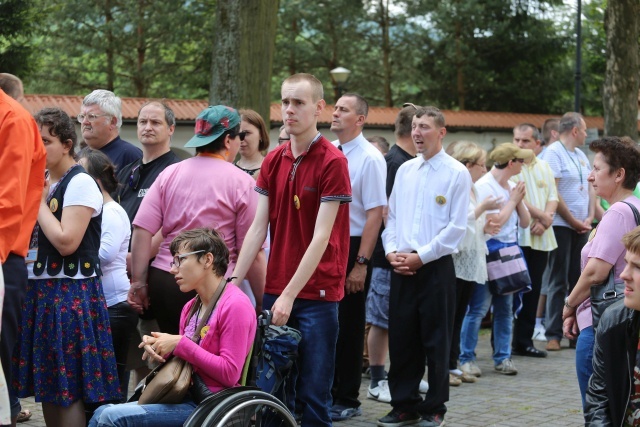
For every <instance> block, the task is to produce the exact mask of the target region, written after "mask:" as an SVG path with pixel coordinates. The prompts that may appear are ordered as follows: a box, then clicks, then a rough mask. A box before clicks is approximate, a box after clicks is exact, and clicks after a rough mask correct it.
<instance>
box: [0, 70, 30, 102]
mask: <svg viewBox="0 0 640 427" xmlns="http://www.w3.org/2000/svg"><path fill="white" fill-rule="evenodd" d="M0 89H2V90H3V91H4V93H6V94H7V95H9V96H10V97H11V98H13V99H18V98H20V97H21V96H22V95H23V92H24V89H23V88H22V81H21V80H20V79H19V78H18V77H16V76H14V75H13V74H9V73H0Z"/></svg>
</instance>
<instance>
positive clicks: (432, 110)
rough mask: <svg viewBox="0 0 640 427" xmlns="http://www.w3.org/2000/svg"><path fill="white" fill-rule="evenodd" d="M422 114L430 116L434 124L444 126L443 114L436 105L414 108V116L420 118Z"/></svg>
mask: <svg viewBox="0 0 640 427" xmlns="http://www.w3.org/2000/svg"><path fill="white" fill-rule="evenodd" d="M422 116H427V117H432V118H433V122H434V123H435V125H436V126H438V127H441V128H443V127H444V126H445V123H444V114H442V111H440V109H438V108H436V107H432V106H428V107H419V108H418V109H417V110H416V117H417V118H420V117H422Z"/></svg>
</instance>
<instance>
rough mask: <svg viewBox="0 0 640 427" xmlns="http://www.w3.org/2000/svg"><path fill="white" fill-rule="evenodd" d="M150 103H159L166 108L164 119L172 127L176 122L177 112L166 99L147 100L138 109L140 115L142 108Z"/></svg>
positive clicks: (159, 105) (158, 104)
mask: <svg viewBox="0 0 640 427" xmlns="http://www.w3.org/2000/svg"><path fill="white" fill-rule="evenodd" d="M149 105H157V106H158V107H161V108H162V109H164V121H165V122H166V123H167V126H169V127H171V126H173V125H175V124H176V114H175V113H174V112H173V110H172V109H171V107H169V106H168V105H167V104H166V103H165V102H164V99H163V100H160V101H147V102H145V103H144V104H142V106H141V107H140V109H139V110H138V117H139V116H140V113H141V112H142V109H143V108H144V107H147V106H149Z"/></svg>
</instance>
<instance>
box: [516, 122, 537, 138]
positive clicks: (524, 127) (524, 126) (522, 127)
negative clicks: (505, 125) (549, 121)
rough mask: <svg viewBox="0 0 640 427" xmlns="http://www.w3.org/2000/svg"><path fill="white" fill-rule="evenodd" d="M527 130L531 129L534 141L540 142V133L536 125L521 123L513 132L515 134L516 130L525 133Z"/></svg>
mask: <svg viewBox="0 0 640 427" xmlns="http://www.w3.org/2000/svg"><path fill="white" fill-rule="evenodd" d="M527 129H531V137H532V138H533V139H534V141H540V131H539V130H538V128H537V127H536V126H535V125H532V124H531V123H520V124H519V125H518V126H516V127H514V128H513V132H514V133H515V131H516V130H519V131H521V132H524V131H526V130H527Z"/></svg>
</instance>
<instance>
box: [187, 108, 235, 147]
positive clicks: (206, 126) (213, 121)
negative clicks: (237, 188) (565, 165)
mask: <svg viewBox="0 0 640 427" xmlns="http://www.w3.org/2000/svg"><path fill="white" fill-rule="evenodd" d="M239 124H240V115H239V114H238V111H237V110H236V109H235V108H231V107H227V106H226V105H215V106H214V105H210V106H208V107H207V108H205V109H204V110H203V111H202V112H201V113H200V114H198V117H197V118H196V128H195V135H194V136H193V137H192V138H191V139H190V140H189V142H187V143H186V144H185V147H191V148H195V147H202V146H204V145H207V144H211V143H212V142H213V141H215V140H216V139H218V138H219V137H220V135H222V134H223V133H224V132H226V131H228V130H229V129H233V128H235V127H236V126H238V125H239Z"/></svg>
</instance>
